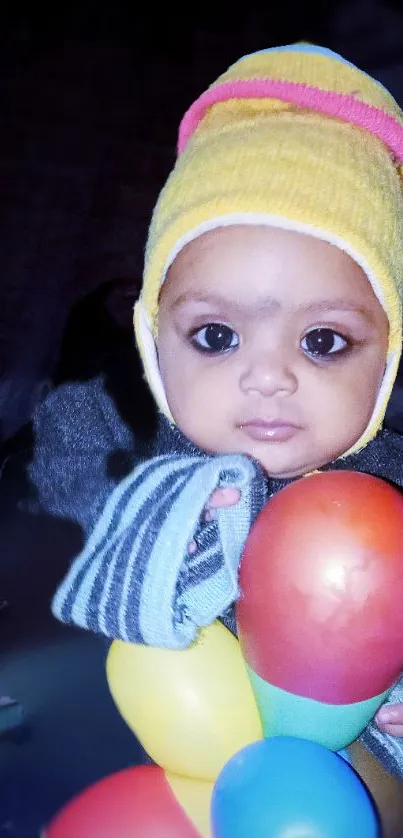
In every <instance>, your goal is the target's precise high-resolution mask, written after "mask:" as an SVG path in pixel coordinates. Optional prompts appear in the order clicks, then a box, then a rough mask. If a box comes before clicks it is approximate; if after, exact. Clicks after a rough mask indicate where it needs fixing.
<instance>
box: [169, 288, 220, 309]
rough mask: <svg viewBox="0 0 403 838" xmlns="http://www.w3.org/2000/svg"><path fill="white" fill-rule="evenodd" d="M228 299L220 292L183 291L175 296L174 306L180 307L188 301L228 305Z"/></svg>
mask: <svg viewBox="0 0 403 838" xmlns="http://www.w3.org/2000/svg"><path fill="white" fill-rule="evenodd" d="M228 302H229V301H228V300H227V299H225V298H224V297H220V295H219V294H206V293H204V292H203V291H183V292H182V294H178V296H177V297H175V299H174V301H173V303H172V308H180V307H181V306H184V305H187V304H188V303H207V304H210V305H211V304H212V305H218V306H222V305H228Z"/></svg>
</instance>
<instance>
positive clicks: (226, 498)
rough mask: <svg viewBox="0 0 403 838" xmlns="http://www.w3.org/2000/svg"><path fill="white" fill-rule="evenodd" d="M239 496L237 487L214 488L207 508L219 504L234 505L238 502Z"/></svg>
mask: <svg viewBox="0 0 403 838" xmlns="http://www.w3.org/2000/svg"><path fill="white" fill-rule="evenodd" d="M240 497H241V492H240V491H239V489H232V488H228V489H227V488H225V487H224V488H223V489H215V490H214V492H213V494H212V495H211V496H210V500H209V502H208V504H207V508H210V509H217V508H218V507H220V506H234V505H235V504H236V503H238V501H239V498H240Z"/></svg>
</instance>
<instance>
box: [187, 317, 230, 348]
mask: <svg viewBox="0 0 403 838" xmlns="http://www.w3.org/2000/svg"><path fill="white" fill-rule="evenodd" d="M191 340H192V344H193V345H194V346H195V347H196V349H197V350H198V351H199V352H206V353H211V354H219V353H221V352H228V350H229V349H236V348H237V346H239V336H238V335H237V333H236V332H234V330H233V329H231V328H230V327H229V326H225V325H224V323H208V324H207V326H203V327H202V328H201V329H197V331H196V332H193V333H192V335H191Z"/></svg>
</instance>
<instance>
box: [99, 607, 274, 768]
mask: <svg viewBox="0 0 403 838" xmlns="http://www.w3.org/2000/svg"><path fill="white" fill-rule="evenodd" d="M106 671H107V679H108V684H109V689H110V691H111V693H112V696H113V698H114V701H115V703H116V706H117V708H118V710H119V712H120V713H121V715H122V716H123V718H124V720H125V721H126V723H127V724H128V725H129V727H130V728H131V730H132V731H133V733H135V735H136V736H137V738H138V740H139V741H140V742H141V744H142V745H143V747H144V748H145V750H146V751H147V753H148V754H149V755H150V757H151V758H152V759H153V760H154V762H156V763H157V764H158V765H160V766H161V767H162V768H164V769H165V770H166V771H169V772H172V773H174V774H180V775H183V776H185V777H193V778H195V779H200V780H210V781H211V782H214V781H215V780H216V778H217V776H218V774H219V772H220V771H221V769H222V768H223V766H224V765H225V763H226V762H227V761H228V760H229V759H230V758H231V757H232V756H233V755H234V754H235V753H236V751H239V750H240V749H241V748H244V747H245V745H248V744H250V743H251V742H255V741H256V740H257V739H261V738H262V726H261V722H260V718H259V714H258V711H257V707H256V702H255V699H254V696H253V693H252V688H251V686H250V683H249V679H248V676H247V673H246V668H245V664H244V660H243V658H242V655H241V650H240V647H239V643H238V641H237V639H236V638H235V637H234V636H233V635H232V634H231V632H229V631H228V629H226V628H225V626H223V625H222V624H221V623H219V622H215V623H213V624H212V625H211V626H208V627H207V628H205V629H202V630H201V631H200V632H199V636H198V639H197V640H196V641H195V642H194V643H193V644H192V645H191V646H189V647H188V648H187V649H184V650H181V651H172V650H170V649H160V648H155V647H151V646H142V645H137V644H133V643H124V642H123V641H121V640H115V641H114V642H113V643H112V646H111V647H110V650H109V654H108V658H107V663H106Z"/></svg>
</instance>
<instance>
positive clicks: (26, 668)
mask: <svg viewBox="0 0 403 838" xmlns="http://www.w3.org/2000/svg"><path fill="white" fill-rule="evenodd" d="M298 40H308V41H313V42H316V43H319V44H321V45H323V46H327V47H330V48H332V49H334V50H336V51H339V52H341V53H342V54H343V55H344V56H345V57H346V58H347V59H349V60H351V61H353V62H355V63H357V64H358V65H359V66H361V67H362V68H363V69H365V70H367V71H368V72H370V73H372V74H373V75H375V76H376V77H377V78H378V79H379V80H380V81H382V82H383V83H384V84H385V85H386V86H387V87H389V89H390V90H391V91H392V93H393V94H394V95H395V97H396V98H397V99H398V101H399V102H400V103H401V104H403V12H402V10H401V4H400V3H398V2H388V3H385V2H384V3H381V2H376V0H351V2H328V3H326V2H322V3H321V2H309V0H305V2H301V3H294V2H288V3H284V4H282V3H276V4H274V3H270V2H266V3H264V4H263V3H262V4H258V3H248V4H243V8H242V10H240V8H239V4H236V3H234V2H233V3H232V4H229V3H221V4H219V3H216V4H214V5H213V4H208V3H207V4H197V6H195V7H192V6H191V5H190V4H186V5H184V8H183V9H180V7H179V4H174V5H173V4H168V3H165V4H160V7H159V6H157V4H146V3H142V4H136V3H131V4H123V3H122V2H113V3H112V2H110V4H104V5H100V3H99V2H98V3H95V2H89V0H83V2H81V3H77V2H71V3H69V4H67V3H66V4H65V5H62V6H60V5H58V4H54V8H53V11H51V12H50V13H49V12H46V13H45V11H44V10H43V9H41V6H40V4H39V5H38V4H36V3H33V2H32V3H27V4H25V5H24V4H19V3H18V2H15V0H14V2H11V3H9V4H7V3H3V5H2V7H1V11H0V41H1V43H0V115H1V126H2V127H1V132H0V192H1V208H2V213H1V225H0V254H1V259H0V266H1V267H0V270H1V274H0V276H1V279H0V432H1V439H2V456H1V463H2V465H1V470H0V523H1V534H0V598H1V597H4V599H6V600H7V602H8V607H6V608H5V609H4V610H3V611H0V653H1V654H0V695H2V694H3V695H4V694H6V695H11V696H12V697H13V698H16V699H17V700H18V701H19V702H20V705H21V708H22V712H23V713H24V717H23V721H22V723H21V724H19V725H16V726H15V729H13V730H11V731H10V730H9V731H7V732H6V733H4V734H3V735H1V734H0V836H13V838H34V836H37V835H38V832H39V829H40V827H41V825H43V824H44V823H45V822H46V821H47V820H48V819H49V817H51V815H52V814H53V813H54V812H55V811H56V810H57V808H58V807H59V806H60V805H62V803H63V802H64V801H65V800H66V799H67V798H68V797H69V796H70V795H72V794H74V793H75V792H76V791H78V790H79V789H80V788H82V787H83V786H85V785H86V784H88V783H90V782H92V781H94V780H96V779H98V778H99V777H102V776H104V775H105V774H107V773H108V772H110V771H114V770H117V769H118V768H120V767H123V766H125V765H129V764H132V763H133V762H135V761H136V760H139V759H141V758H142V757H143V755H142V754H141V751H140V749H139V747H138V746H137V743H136V742H135V741H134V739H133V737H132V736H131V734H130V733H129V732H128V731H127V730H126V727H125V725H124V723H123V722H122V721H121V719H120V717H119V716H118V714H117V712H116V711H115V709H114V707H113V705H112V702H111V700H110V699H109V696H108V692H107V688H106V683H105V677H104V658H105V649H106V647H105V644H104V642H103V641H102V640H100V639H99V638H94V637H90V636H87V635H86V634H83V633H80V632H77V631H74V630H73V629H67V628H65V627H63V626H59V625H58V624H57V623H56V621H54V620H53V619H52V618H51V616H50V614H49V598H50V596H51V593H52V591H53V590H54V587H55V585H56V583H57V580H58V579H59V578H60V575H61V574H62V572H63V570H64V568H65V567H66V566H67V564H68V562H69V561H70V559H71V557H72V556H73V555H74V553H75V552H76V551H77V550H78V549H79V546H80V543H81V537H82V535H81V533H80V532H79V531H78V529H77V527H75V526H74V525H73V524H71V523H69V522H65V521H64V522H62V521H58V520H56V519H51V518H50V517H49V516H46V515H36V516H32V515H29V514H28V512H27V511H24V506H23V504H22V503H21V500H22V499H23V498H24V496H25V492H26V485H25V474H24V467H25V463H26V462H27V461H28V460H29V457H30V455H31V454H30V452H31V435H30V426H29V420H30V418H31V416H32V411H33V409H34V406H35V405H36V404H37V403H38V402H39V401H40V400H41V399H42V398H43V397H44V395H45V394H46V392H47V391H48V389H49V388H53V387H55V386H58V385H59V384H60V383H61V382H63V381H66V380H76V379H86V378H87V379H90V378H91V377H92V376H94V375H96V374H97V373H98V372H99V371H101V370H103V369H105V366H107V364H108V357H109V356H110V353H111V351H112V352H114V351H116V349H118V351H119V352H121V353H122V357H123V356H124V357H126V358H129V357H130V358H131V353H133V352H134V349H133V339H132V332H131V310H132V305H133V301H134V298H135V295H136V294H137V292H138V288H139V280H140V277H141V271H142V261H143V248H144V243H145V237H146V231H147V225H148V222H149V218H150V214H151V210H152V207H153V205H154V203H155V199H156V197H157V194H158V191H159V189H160V188H161V186H162V184H163V182H164V180H165V177H166V175H167V174H168V171H169V169H170V167H171V165H172V163H173V160H174V152H175V143H176V132H177V127H178V124H179V121H180V119H181V116H182V115H183V113H184V111H185V110H186V108H187V107H188V106H189V105H190V104H191V102H192V101H193V99H194V98H196V96H198V95H199V94H200V93H201V92H202V91H203V89H204V88H205V87H206V86H207V85H208V84H210V83H211V81H213V79H214V78H215V76H217V75H219V74H220V73H221V72H223V71H224V69H225V68H226V67H227V66H228V65H229V64H230V63H232V62H233V61H235V60H236V59H238V58H239V57H240V56H241V55H243V54H245V53H248V52H252V51H254V50H257V49H262V48H265V47H269V46H275V45H279V44H284V43H290V42H293V41H298ZM134 370H135V371H134V374H133V376H132V378H131V384H130V387H131V390H130V394H131V395H132V396H133V398H132V399H131V402H130V403H131V405H132V410H133V411H137V412H139V411H140V412H141V411H142V410H143V409H145V408H144V399H146V396H145V395H144V392H143V390H142V383H141V380H140V374H139V371H138V368H137V367H136V366H135V367H134ZM119 386H120V388H122V382H121V381H120V384H119V382H117V383H116V388H117V389H118V388H119ZM399 398H400V393H399V386H398V387H397V388H396V396H395V402H394V408H392V413H393V410H395V412H396V411H397V413H399V410H400V401H399ZM129 412H130V411H129ZM128 418H130V417H128ZM397 421H400V420H399V416H397ZM0 712H1V711H0ZM72 838H74V837H73V836H72Z"/></svg>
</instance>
